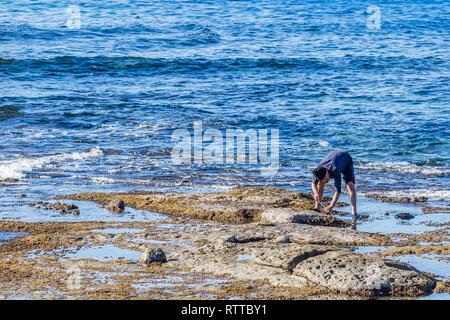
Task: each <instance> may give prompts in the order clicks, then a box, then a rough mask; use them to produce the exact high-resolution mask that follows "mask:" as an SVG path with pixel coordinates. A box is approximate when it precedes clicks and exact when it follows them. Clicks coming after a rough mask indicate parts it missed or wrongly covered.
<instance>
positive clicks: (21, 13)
mask: <svg viewBox="0 0 450 320" xmlns="http://www.w3.org/2000/svg"><path fill="white" fill-rule="evenodd" d="M0 6H1V10H0V137H1V140H0V141H1V143H0V180H2V179H7V178H14V179H18V181H17V182H16V183H13V184H8V186H7V187H2V188H0V194H1V197H0V206H1V207H2V208H3V209H1V210H2V211H4V212H6V211H7V210H9V209H7V208H8V207H11V206H15V205H16V204H17V203H18V202H17V201H19V200H18V199H20V198H19V195H20V194H22V193H25V194H26V195H27V196H28V199H40V200H43V199H48V198H51V197H52V196H54V195H58V194H69V193H75V192H80V191H83V192H91V191H122V192H126V191H132V190H158V191H166V192H204V191H216V190H219V191H222V190H229V189H231V188H234V187H236V186H272V187H280V188H289V189H294V190H301V191H306V190H309V189H310V180H311V174H310V171H311V169H312V168H313V167H314V166H315V165H316V164H317V163H318V162H319V161H320V160H321V159H322V158H323V157H324V156H325V155H326V154H327V153H328V152H330V151H332V150H336V149H341V150H346V151H348V152H350V154H351V155H352V156H353V159H354V162H355V171H356V172H355V173H356V182H357V189H358V191H359V193H360V194H361V195H364V194H368V193H377V194H382V195H390V196H410V197H413V196H427V197H429V198H430V199H434V200H436V201H439V200H440V202H444V203H445V202H446V201H448V200H449V199H450V155H449V147H450V141H449V134H450V129H449V116H450V103H449V102H450V98H449V92H450V85H449V83H450V82H449V77H450V61H449V51H450V50H449V48H450V37H449V35H450V21H449V17H450V3H449V2H446V1H372V2H367V1H347V0H345V1H339V0H338V1H266V0H254V1H175V0H174V1H149V2H146V1H131V0H130V1H124V0H123V1H76V0H75V1H42V2H37V1H25V0H15V1H2V2H1V5H0ZM195 121H197V122H198V121H200V122H201V123H202V127H203V130H206V129H217V130H220V131H221V132H224V133H225V132H226V130H227V129H242V130H250V129H254V130H261V129H269V130H273V129H278V130H279V168H278V171H277V173H276V174H274V175H272V176H269V177H267V176H263V175H261V172H260V170H259V169H258V165H250V164H245V163H243V164H236V163H231V164H230V163H228V164H227V163H223V164H214V165H211V164H206V163H202V164H196V163H194V162H193V163H191V164H183V165H176V164H174V163H173V159H172V157H171V153H172V150H173V148H174V141H173V140H172V134H173V132H174V131H175V130H177V129H186V130H188V131H189V132H193V128H194V122H195Z"/></svg>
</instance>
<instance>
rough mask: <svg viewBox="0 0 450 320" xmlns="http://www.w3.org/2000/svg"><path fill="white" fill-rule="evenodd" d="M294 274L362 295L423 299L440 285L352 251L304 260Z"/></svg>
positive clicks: (410, 270) (404, 266) (405, 267)
mask: <svg viewBox="0 0 450 320" xmlns="http://www.w3.org/2000/svg"><path fill="white" fill-rule="evenodd" d="M293 273H294V274H296V275H298V276H303V277H305V278H307V279H309V280H310V281H312V282H314V283H316V284H318V285H320V286H323V287H326V288H329V289H333V290H338V291H340V292H351V293H360V294H361V293H369V294H373V295H395V296H421V295H427V294H429V293H431V292H432V290H433V289H434V287H435V285H436V281H435V280H434V279H432V278H430V277H428V276H426V275H425V274H423V273H421V272H419V271H417V270H416V269H414V268H413V267H411V266H410V265H408V264H406V263H402V262H397V261H393V260H388V259H384V258H381V257H378V256H374V255H370V254H359V253H355V252H352V251H349V250H338V251H329V252H326V253H324V254H321V255H317V256H314V257H312V258H309V259H306V260H303V261H302V262H300V263H299V264H297V266H296V267H295V268H294V269H293Z"/></svg>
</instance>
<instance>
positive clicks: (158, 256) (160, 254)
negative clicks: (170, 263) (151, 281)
mask: <svg viewBox="0 0 450 320" xmlns="http://www.w3.org/2000/svg"><path fill="white" fill-rule="evenodd" d="M153 262H160V263H164V262H167V258H166V255H165V253H164V251H162V249H161V248H147V249H145V250H144V252H143V253H142V255H141V257H140V258H139V263H142V264H151V263H153Z"/></svg>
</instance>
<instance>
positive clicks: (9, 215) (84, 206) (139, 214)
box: [0, 200, 168, 230]
mask: <svg viewBox="0 0 450 320" xmlns="http://www.w3.org/2000/svg"><path fill="white" fill-rule="evenodd" d="M27 201H29V200H27ZM30 202H31V201H30ZM48 202H54V200H49V201H48ZM58 202H61V203H66V204H72V203H73V204H75V205H76V206H78V209H79V210H80V214H79V215H77V216H75V215H72V214H60V213H59V212H58V211H54V210H44V209H42V208H40V209H38V208H36V207H30V206H28V205H26V204H25V201H23V202H22V203H20V202H19V203H18V204H17V205H15V206H8V207H0V219H7V220H19V221H25V222H41V221H43V222H51V221H69V222H77V221H78V222H80V221H161V220H164V219H167V218H168V216H167V215H164V214H160V213H156V212H149V211H143V210H135V209H133V208H130V207H127V208H126V209H125V211H124V212H123V213H112V212H110V211H108V210H106V209H105V208H102V207H100V206H99V205H98V204H97V203H95V202H89V201H73V200H58ZM118 230H120V229H118Z"/></svg>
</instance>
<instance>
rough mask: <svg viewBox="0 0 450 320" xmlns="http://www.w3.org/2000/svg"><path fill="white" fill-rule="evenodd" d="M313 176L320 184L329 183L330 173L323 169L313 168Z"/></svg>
mask: <svg viewBox="0 0 450 320" xmlns="http://www.w3.org/2000/svg"><path fill="white" fill-rule="evenodd" d="M313 175H314V177H316V178H317V180H319V181H320V183H327V182H328V181H330V173H329V172H328V170H327V169H325V168H323V167H317V168H314V170H313Z"/></svg>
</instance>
